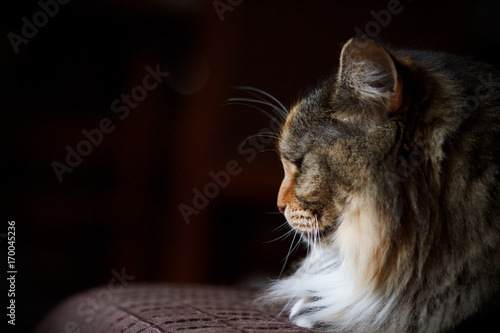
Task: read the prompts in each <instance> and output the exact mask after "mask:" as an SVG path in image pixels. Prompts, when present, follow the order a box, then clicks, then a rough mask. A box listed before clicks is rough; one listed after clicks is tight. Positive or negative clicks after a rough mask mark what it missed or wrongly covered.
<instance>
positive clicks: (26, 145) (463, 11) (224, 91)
mask: <svg viewBox="0 0 500 333" xmlns="http://www.w3.org/2000/svg"><path fill="white" fill-rule="evenodd" d="M221 2H223V3H233V6H231V7H232V10H231V11H225V12H224V13H223V14H222V15H223V16H222V17H223V20H221V18H220V16H219V15H218V13H217V11H216V9H215V7H214V2H213V1H201V0H189V1H188V0H185V1H182V0H176V1H174V0H147V1H123V0H121V1H120V0H106V1H104V0H103V1H97V0H94V1H77V0H73V1H70V2H69V3H68V4H65V5H60V6H59V12H58V13H57V14H56V15H55V16H54V17H53V18H49V19H48V21H47V24H45V25H44V26H43V27H40V28H39V31H38V33H37V34H36V36H34V37H33V38H31V39H29V41H28V43H27V44H21V45H19V52H18V53H17V54H16V53H15V52H14V49H13V47H12V45H11V43H10V42H9V40H8V38H7V34H8V33H9V32H13V33H16V34H18V35H21V29H22V26H23V24H24V23H23V21H22V20H21V19H22V17H24V16H25V17H27V18H28V20H29V21H31V22H33V20H32V18H33V15H34V14H35V13H36V12H38V11H40V10H41V7H40V5H39V4H37V2H36V1H30V2H27V1H16V2H15V3H14V1H11V2H9V4H8V5H7V4H4V5H3V7H2V9H1V14H0V15H1V21H0V27H1V33H2V37H1V38H0V40H1V41H0V84H1V88H2V90H1V110H2V111H1V117H2V120H1V121H0V126H1V128H0V130H1V135H2V140H1V141H0V147H1V158H2V163H1V164H2V178H1V184H0V188H1V191H2V192H1V194H2V200H1V203H2V209H1V217H2V220H1V224H2V226H1V227H0V233H6V232H7V221H9V220H15V221H16V267H17V270H18V274H17V281H16V304H17V307H16V310H17V318H16V319H17V320H16V323H17V325H16V330H17V331H19V332H29V331H31V330H32V328H33V327H34V326H35V325H36V324H37V323H38V322H39V320H40V319H41V318H42V317H43V316H44V315H45V314H46V313H47V311H49V310H50V308H51V307H52V306H54V305H55V304H56V303H57V302H59V301H61V300H62V299H64V298H65V297H68V296H70V295H71V294H74V293H76V292H79V291H82V290H85V289H87V288H90V287H93V286H96V285H100V284H107V283H108V282H109V281H110V280H111V279H112V278H113V274H112V270H116V271H119V272H121V271H122V269H125V271H126V274H128V275H133V276H134V279H133V280H134V282H170V283H216V284H258V283H262V282H265V281H266V279H267V278H274V277H276V276H278V274H279V273H280V270H281V268H282V266H283V263H284V262H283V259H284V258H285V256H286V254H287V252H288V249H289V246H290V244H291V242H292V237H291V236H289V237H288V238H286V239H285V240H282V241H280V240H277V241H274V242H269V241H271V240H273V239H275V238H278V237H279V236H281V235H283V234H285V232H286V231H287V229H281V230H278V231H273V230H274V229H275V228H277V227H279V226H280V225H282V224H283V222H284V218H283V217H281V216H280V215H279V214H277V213H276V212H277V209H276V206H275V202H276V194H277V191H278V188H279V184H280V181H281V176H282V169H281V164H280V162H279V158H278V156H277V154H276V153H275V152H273V150H274V148H275V147H274V145H273V143H267V145H266V146H265V147H264V146H263V145H261V144H263V143H265V142H264V141H263V140H262V139H260V138H254V139H253V141H252V140H250V141H246V146H244V147H245V148H246V149H250V150H253V151H255V150H257V149H258V150H262V152H261V153H259V154H258V155H257V156H256V157H253V155H250V154H242V153H239V150H238V147H239V146H240V144H242V143H243V142H244V140H245V139H246V138H248V137H250V136H253V135H255V134H257V133H258V132H259V131H261V130H262V129H265V128H269V126H270V120H269V118H268V117H266V116H265V115H264V114H262V113H260V112H259V111H258V110H256V109H255V108H252V107H248V106H234V105H233V106H223V104H224V101H225V100H226V99H227V98H231V97H247V98H248V97H250V98H252V96H251V95H249V94H245V93H244V92H241V91H238V90H235V89H233V88H232V87H234V86H238V85H246V86H252V87H256V88H259V89H262V90H264V91H266V92H268V93H270V94H272V95H274V96H275V97H276V98H278V99H279V100H281V101H282V102H283V103H284V104H285V105H286V106H287V107H289V106H291V105H293V103H294V102H295V101H297V99H298V98H299V96H300V94H301V93H303V92H304V91H306V90H307V88H308V87H310V86H311V85H315V84H316V83H317V82H319V80H320V79H322V78H324V77H325V76H326V75H328V74H329V73H331V72H332V71H333V70H335V68H336V66H337V64H338V56H339V52H340V50H341V43H343V42H345V41H346V40H347V39H349V38H350V37H352V36H354V35H355V27H358V28H359V29H360V30H362V31H365V27H368V28H369V29H372V30H368V33H369V34H371V35H376V36H377V37H379V38H381V39H382V40H383V41H386V42H387V43H390V44H393V45H396V46H398V47H419V48H426V49H434V50H441V51H447V52H452V53H458V54H468V55H473V56H475V57H476V58H478V59H481V60H485V61H487V62H490V63H493V64H495V65H497V66H498V65H500V64H499V62H500V60H499V59H500V57H499V54H500V52H499V51H498V47H499V46H500V39H499V38H498V33H499V32H500V25H499V24H500V23H499V21H500V20H499V14H500V11H499V9H500V7H499V4H496V3H495V1H440V2H437V1H434V2H424V1H417V0H414V1H409V0H406V1H405V0H401V2H400V7H402V10H401V11H400V12H399V13H398V14H393V15H391V18H390V22H389V20H388V18H387V17H385V22H382V23H383V24H380V23H377V21H376V20H375V18H374V16H373V13H371V11H374V12H375V13H380V11H381V10H386V9H387V7H388V3H389V1H326V0H325V1H250V0H243V1H236V0H233V1H227V0H223V1H221ZM238 3H239V4H238ZM234 4H236V6H234ZM398 8H399V7H398ZM377 26H378V27H379V28H380V29H379V31H377V30H376V27H377ZM157 65H158V66H159V68H160V69H161V70H162V71H165V72H169V73H170V75H169V76H168V78H167V79H166V80H165V81H164V82H163V83H161V84H160V85H159V86H158V87H157V88H156V89H154V90H152V91H150V92H149V93H148V95H147V98H146V99H145V100H144V101H142V102H140V103H139V105H138V106H137V107H136V108H135V109H131V110H130V115H129V116H128V117H127V118H125V119H123V120H121V119H120V118H119V117H118V116H119V115H120V114H121V113H120V114H115V113H113V112H112V111H111V103H112V102H113V101H114V100H115V99H117V98H120V95H121V94H122V93H125V94H129V93H130V92H131V91H132V89H133V88H134V87H136V86H138V85H142V80H143V78H144V76H145V75H146V74H147V72H146V70H145V67H146V66H150V67H152V68H155V67H156V66H157ZM254 105H255V104H254ZM264 108H265V110H266V111H271V112H272V110H271V108H269V107H264ZM103 118H109V119H111V120H112V122H113V125H115V129H114V131H113V132H112V133H110V134H104V136H103V139H102V143H101V144H100V145H99V146H97V147H93V149H92V152H91V153H90V154H89V155H88V156H85V157H83V158H82V162H81V164H80V165H78V166H76V167H75V168H74V170H73V172H72V173H65V174H64V175H63V181H62V182H59V181H58V179H57V177H56V175H55V173H54V171H53V170H52V167H51V164H52V163H53V162H54V161H58V162H60V163H63V164H64V163H65V158H66V154H67V151H66V149H65V147H66V146H67V145H69V146H70V147H72V148H74V149H75V148H76V146H77V145H78V143H79V142H81V141H82V140H84V139H85V137H84V136H83V134H82V130H84V129H86V130H89V131H90V130H92V129H94V128H97V127H98V125H99V122H100V121H101V119H103ZM230 161H235V163H238V166H239V169H238V170H241V171H240V172H239V173H238V174H237V175H234V176H231V177H230V179H229V183H228V184H227V186H223V187H219V188H218V189H217V190H216V191H215V193H214V195H212V196H213V198H209V201H208V203H205V206H206V207H205V208H203V209H199V210H198V213H197V214H193V215H190V216H189V221H186V219H184V218H183V216H182V214H181V212H180V210H179V205H180V204H185V205H188V206H191V207H193V198H194V197H195V192H194V189H198V190H201V191H203V190H204V188H205V186H206V184H209V183H211V182H213V180H212V179H211V177H210V175H209V174H210V172H214V173H220V172H221V171H224V170H225V169H226V166H227V163H228V162H230ZM188 222H189V223H188ZM0 241H2V243H1V249H2V258H1V262H2V266H1V267H2V274H4V272H6V270H7V269H6V266H5V264H6V257H7V254H6V246H5V245H6V240H5V238H1V239H0ZM300 251H303V249H302V250H299V251H298V252H295V255H294V256H293V258H295V257H297V256H301V255H302V254H303V253H301V252H300ZM4 267H5V268H4ZM5 281H6V279H5V278H2V282H1V285H2V293H3V292H4V290H7V288H4V287H7V285H6V282H5ZM4 297H5V296H4ZM4 299H5V298H4ZM3 304H4V305H3V306H6V303H3ZM3 306H2V307H3ZM2 317H4V315H2ZM4 320H6V319H5V318H4V319H2V321H4ZM2 324H3V323H2Z"/></svg>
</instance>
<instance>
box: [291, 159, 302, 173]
mask: <svg viewBox="0 0 500 333" xmlns="http://www.w3.org/2000/svg"><path fill="white" fill-rule="evenodd" d="M291 162H292V164H293V165H295V167H296V168H297V170H298V172H299V173H300V171H301V169H302V162H304V158H303V157H301V158H299V159H295V160H294V161H291Z"/></svg>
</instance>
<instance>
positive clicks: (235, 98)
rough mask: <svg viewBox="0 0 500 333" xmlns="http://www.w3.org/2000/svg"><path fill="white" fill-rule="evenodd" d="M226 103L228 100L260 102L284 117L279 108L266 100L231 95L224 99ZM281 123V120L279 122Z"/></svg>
mask: <svg viewBox="0 0 500 333" xmlns="http://www.w3.org/2000/svg"><path fill="white" fill-rule="evenodd" d="M226 101H227V102H228V103H230V102H247V103H256V104H262V105H266V106H269V107H271V108H273V110H275V111H277V112H278V114H279V115H280V116H281V117H282V118H283V120H285V119H286V117H284V116H283V113H282V112H281V109H279V108H278V107H277V106H276V105H274V104H272V103H269V102H268V101H261V100H258V99H252V98H242V97H233V98H228V99H227V100H226ZM279 123H280V124H281V122H279Z"/></svg>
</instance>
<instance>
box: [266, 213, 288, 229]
mask: <svg viewBox="0 0 500 333" xmlns="http://www.w3.org/2000/svg"><path fill="white" fill-rule="evenodd" d="M278 214H281V213H278ZM287 226H288V222H287V221H285V222H283V223H282V224H281V225H279V226H277V227H276V228H274V229H273V230H271V232H276V231H278V230H281V229H284V228H286V227H287ZM291 230H293V229H290V230H289V231H287V232H290V231H291Z"/></svg>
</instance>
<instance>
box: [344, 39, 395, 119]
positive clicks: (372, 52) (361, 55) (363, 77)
mask: <svg viewBox="0 0 500 333" xmlns="http://www.w3.org/2000/svg"><path fill="white" fill-rule="evenodd" d="M338 80H339V81H340V84H341V85H346V86H348V87H351V88H352V89H354V91H355V92H356V94H357V96H358V97H359V98H361V100H363V101H364V102H367V103H369V104H371V105H375V106H382V107H383V108H385V109H386V110H388V111H389V112H396V111H397V110H398V109H399V108H400V107H401V104H402V101H403V81H402V79H401V77H400V76H399V74H398V72H397V70H396V65H395V64H394V60H393V59H392V57H391V55H390V54H389V53H388V52H387V51H386V50H385V49H384V48H383V47H382V46H381V45H379V44H377V43H376V42H375V41H373V40H370V39H367V38H352V39H350V40H349V41H348V42H347V43H346V44H345V45H344V47H343V48H342V53H341V54H340V68H339V76H338Z"/></svg>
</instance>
